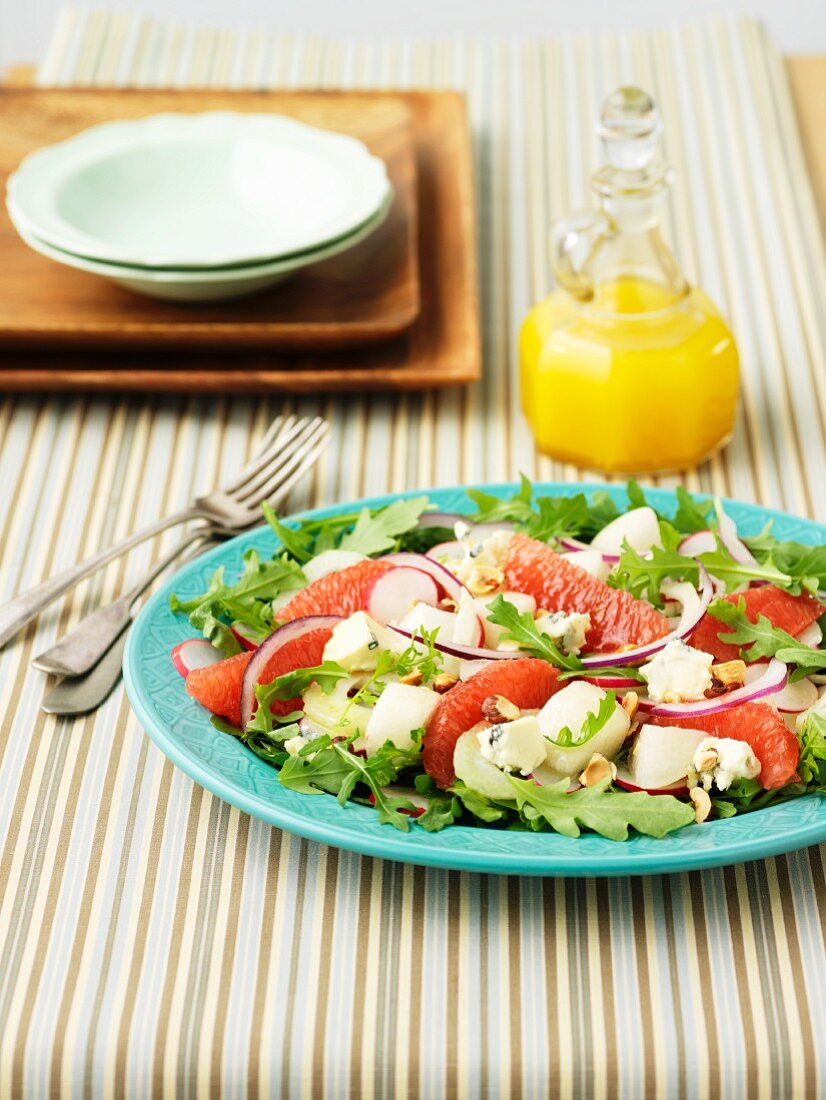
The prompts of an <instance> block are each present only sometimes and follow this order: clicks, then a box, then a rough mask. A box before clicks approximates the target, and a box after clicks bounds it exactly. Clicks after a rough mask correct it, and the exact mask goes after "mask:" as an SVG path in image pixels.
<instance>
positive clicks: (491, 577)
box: [465, 565, 505, 596]
mask: <svg viewBox="0 0 826 1100" xmlns="http://www.w3.org/2000/svg"><path fill="white" fill-rule="evenodd" d="M504 580H505V574H504V573H503V572H502V570H501V569H497V568H496V566H495V565H474V567H473V569H471V571H470V576H469V577H468V579H467V581H466V582H465V583H466V585H467V587H468V589H469V590H470V593H471V595H473V596H490V595H492V594H493V593H494V592H496V591H498V590H499V589H500V588H501V587H502V583H503V582H504Z"/></svg>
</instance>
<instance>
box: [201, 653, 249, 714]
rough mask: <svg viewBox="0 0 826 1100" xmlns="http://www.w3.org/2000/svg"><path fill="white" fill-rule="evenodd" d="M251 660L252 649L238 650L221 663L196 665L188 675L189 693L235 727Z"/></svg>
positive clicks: (203, 705)
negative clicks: (245, 676)
mask: <svg viewBox="0 0 826 1100" xmlns="http://www.w3.org/2000/svg"><path fill="white" fill-rule="evenodd" d="M251 660H252V653H251V652H248V653H236V654H235V656H234V657H226V658H225V659H224V660H223V661H219V662H218V664H217V665H208V666H207V667H206V668H194V669H193V670H192V672H190V674H189V675H188V676H187V678H186V691H187V695H191V696H192V698H193V699H197V701H198V702H199V703H200V704H201V706H202V707H206V709H207V710H211V711H212V713H213V714H217V715H219V716H220V717H221V718H226V719H227V721H229V722H232V724H233V725H234V726H240V725H241V681H242V680H243V679H244V672H245V671H246V667H247V665H248V664H249V663H250V661H251Z"/></svg>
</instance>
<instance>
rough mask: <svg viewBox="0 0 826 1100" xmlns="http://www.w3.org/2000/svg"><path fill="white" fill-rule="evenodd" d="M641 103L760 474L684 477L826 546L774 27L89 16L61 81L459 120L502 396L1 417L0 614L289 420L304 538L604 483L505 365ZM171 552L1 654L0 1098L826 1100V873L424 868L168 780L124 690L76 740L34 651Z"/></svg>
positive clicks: (187, 403)
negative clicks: (463, 34) (418, 98)
mask: <svg viewBox="0 0 826 1100" xmlns="http://www.w3.org/2000/svg"><path fill="white" fill-rule="evenodd" d="M623 80H635V81H638V82H641V83H643V84H644V85H645V86H647V87H649V88H651V89H652V90H653V91H654V93H655V94H656V95H657V97H658V99H659V102H660V104H661V107H662V111H663V114H664V116H665V121H666V124H667V127H668V131H667V133H668V137H667V144H668V154H669V156H670V158H671V159H672V160H673V162H674V164H675V166H676V168H677V171H678V182H677V186H676V188H675V192H674V202H673V205H672V219H671V224H670V226H669V229H670V235H671V237H672V239H673V241H674V243H675V246H676V249H677V252H678V253H679V256H680V258H681V260H682V262H683V263H684V265H685V267H686V269H687V270H688V272H689V273H690V275H691V276H692V277H694V278H696V279H697V280H698V281H699V282H700V283H702V285H704V286H705V287H706V288H707V289H708V290H709V291H710V292H711V294H712V295H713V296H714V297H715V298H716V299H717V300H718V301H719V302H720V303H721V305H722V306H723V307H724V308H725V309H726V311H727V312H728V313H729V315H730V316H731V318H732V320H733V322H734V326H735V328H736V331H737V336H738V338H739V341H740V346H741V350H742V355H743V365H744V387H743V389H744V395H743V403H742V411H741V416H740V421H739V425H738V430H737V435H736V437H735V440H734V442H733V443H732V445H731V446H730V447H729V448H728V450H727V451H726V452H724V454H722V455H721V456H719V457H718V458H717V459H715V460H714V461H713V462H712V463H710V464H708V465H706V466H705V467H703V468H702V469H701V470H700V471H696V472H691V473H687V474H686V476H685V478H684V480H685V482H686V484H688V486H689V487H690V488H695V489H696V488H700V489H703V490H705V491H714V492H719V493H726V494H730V495H733V496H739V497H742V498H745V499H751V500H758V501H761V502H764V503H767V504H771V505H777V506H781V507H787V508H789V509H790V510H792V511H796V512H801V513H805V514H809V515H815V516H817V518H819V519H821V520H823V519H826V478H824V476H823V474H824V458H823V456H824V450H823V448H824V411H825V410H826V371H825V370H824V368H825V367H826V360H825V359H824V343H826V317H824V308H825V304H826V263H824V253H823V248H822V242H821V238H820V235H819V230H818V226H817V221H816V216H815V212H814V205H813V201H812V195H811V193H810V188H809V185H808V182H807V179H806V175H805V170H804V167H803V160H802V155H801V150H800V146H799V142H798V139H797V135H796V130H795V124H794V117H793V112H792V108H791V104H790V100H789V95H788V91H787V87H786V81H785V76H784V71H783V66H782V62H781V59H780V58H779V57H778V55H777V54H776V52H775V50H774V49H773V47H772V45H771V44H770V42H768V41H767V39H766V37H765V35H764V34H763V32H762V31H761V29H760V27H759V26H757V25H756V24H755V23H753V22H750V21H744V20H738V21H713V22H703V23H698V24H695V25H692V26H688V27H685V28H683V29H680V30H670V31H662V32H656V33H644V34H634V35H625V36H622V35H600V36H593V37H571V38H558V39H551V40H548V39H546V40H538V39H537V40H531V41H518V42H517V41H514V42H479V41H465V42H446V41H434V42H415V41H407V40H399V41H396V42H387V43H373V44H365V43H360V42H344V41H340V42H329V41H322V40H319V39H316V38H290V37H285V36H279V35H277V34H274V33H269V32H264V31H247V32H232V31H225V32H219V31H212V30H205V29H194V28H187V27H175V26H168V25H165V24H162V23H159V22H156V21H153V20H150V19H140V18H136V17H134V16H132V15H129V14H127V13H124V12H120V13H106V12H94V13H84V12H79V11H76V10H67V11H65V12H64V13H63V14H62V15H61V17H60V19H59V21H58V25H57V27H56V30H55V33H54V36H53V38H52V41H51V43H50V45H49V47H48V50H47V51H46V55H45V58H44V60H43V64H42V66H41V69H40V82H41V83H43V84H111V83H116V84H119V85H152V84H175V85H181V86H184V85H213V86H234V87H274V86H294V87H298V86H304V85H309V86H316V85H324V86H334V85H346V86H351V87H355V86H368V85H370V86H381V87H392V86H404V87H409V86H417V85H419V86H436V87H444V86H450V87H458V88H461V89H464V90H465V91H467V93H468V96H469V101H470V108H471V113H472V118H473V123H474V127H475V131H476V135H477V142H476V156H477V171H478V186H479V217H480V224H479V232H480V256H481V259H482V265H483V266H482V285H481V294H482V299H483V317H484V319H485V325H486V329H485V352H486V372H485V377H484V379H483V381H482V382H481V383H480V384H479V385H477V386H474V387H472V388H469V389H466V390H463V391H458V392H442V393H438V394H422V395H415V396H414V395H400V396H398V397H395V398H393V399H392V400H391V399H390V398H387V397H383V396H382V395H381V394H369V395H366V396H364V397H362V398H342V399H336V400H335V401H333V400H329V399H327V398H326V397H325V396H324V395H322V394H320V395H319V396H318V398H317V399H312V398H307V399H302V400H300V401H295V402H286V403H283V404H279V405H276V404H274V403H272V404H267V403H266V402H261V401H254V400H250V399H206V398H203V397H200V396H198V395H193V396H192V397H191V398H162V397H156V398H150V399H148V400H141V401H137V400H125V399H112V400H104V399H84V398H59V397H54V398H49V397H41V396H38V397H27V396H18V397H15V398H13V399H9V400H6V401H4V402H3V403H2V404H0V470H2V477H0V598H7V597H8V596H10V595H12V594H13V593H14V592H16V591H18V590H19V589H21V588H23V587H26V586H28V585H30V584H32V583H34V582H36V581H38V580H40V579H41V578H43V577H45V576H47V575H48V574H50V573H52V572H54V571H56V570H57V569H60V568H62V567H65V566H67V565H69V564H71V563H72V562H74V561H75V560H76V559H78V558H79V557H81V556H83V555H85V554H88V553H90V552H92V551H93V550H95V549H96V548H98V547H100V546H102V545H104V544H107V543H109V542H110V541H112V540H113V539H115V538H118V537H120V536H122V535H124V534H126V533H127V532H128V531H129V530H131V529H132V528H133V527H134V526H135V525H138V524H143V523H146V522H148V521H150V520H151V519H154V518H156V517H157V516H159V515H160V514H162V513H164V512H166V511H169V510H170V509H174V508H176V507H178V506H180V505H181V504H182V503H183V502H184V501H186V500H187V499H188V498H189V497H190V495H191V494H192V493H193V492H195V491H201V490H204V489H206V488H207V487H209V486H211V485H212V484H213V483H214V481H215V480H216V478H217V476H218V473H219V471H220V470H222V469H224V468H226V467H228V466H234V465H236V464H237V463H239V462H240V461H241V460H242V459H243V458H244V457H245V455H246V454H247V453H248V452H249V450H250V448H251V446H252V443H253V441H254V440H255V439H257V438H258V437H259V435H260V434H261V432H262V431H263V429H264V427H265V425H266V423H267V422H268V420H269V418H270V417H271V416H272V415H273V414H274V413H275V412H276V411H278V409H279V408H284V407H287V408H294V409H297V410H299V411H316V410H318V411H321V412H323V413H325V414H326V415H327V416H329V417H330V418H331V420H332V422H333V425H334V428H335V443H334V446H333V447H332V448H331V450H330V452H329V454H328V456H327V457H326V459H325V461H324V463H323V465H322V466H321V467H320V468H319V470H318V471H317V474H316V476H315V478H314V479H313V482H312V484H310V485H307V486H304V487H303V488H302V490H301V491H300V492H298V493H296V494H295V497H294V499H293V504H294V505H295V506H296V507H304V506H308V505H312V504H322V503H326V502H330V501H333V500H340V499H346V498H349V497H353V496H358V495H361V494H363V493H378V492H384V491H388V490H395V489H403V488H408V487H414V486H421V485H429V484H432V485H437V484H450V483H455V482H465V481H472V480H482V479H486V480H498V479H504V478H512V477H514V476H515V475H516V474H517V473H518V472H519V471H520V470H523V471H525V472H526V473H527V474H529V475H530V476H532V477H535V478H542V477H550V476H560V477H564V478H568V479H573V478H576V477H580V476H583V472H582V471H578V470H575V469H573V468H572V467H560V466H557V465H556V464H554V463H551V462H549V461H547V460H545V459H542V458H540V457H538V456H537V455H536V454H535V453H534V450H533V448H532V445H531V441H530V437H529V435H528V432H527V431H526V429H525V426H524V422H523V421H522V419H521V417H520V414H519V412H518V401H517V396H518V395H517V385H516V376H515V372H514V370H513V362H514V340H515V333H516V328H517V324H518V321H519V319H520V317H521V316H522V314H523V313H524V311H525V310H526V309H527V308H528V306H529V304H530V303H531V302H532V301H533V300H535V299H536V298H538V297H539V296H541V295H542V294H543V293H544V292H545V291H546V289H547V286H548V282H549V272H548V267H547V257H546V249H545V240H546V229H547V226H548V223H549V221H550V220H551V219H552V218H553V217H556V216H558V215H560V214H561V213H563V212H564V211H566V210H567V209H569V208H571V207H572V206H576V205H581V204H583V203H585V202H586V201H588V198H589V197H588V194H587V180H588V174H589V172H590V170H591V168H592V166H593V164H594V161H595V157H596V154H597V149H596V145H595V142H594V141H593V139H592V138H591V136H590V135H591V134H592V131H593V121H594V118H595V116H596V113H597V108H598V105H599V102H600V100H601V98H602V96H603V94H604V93H605V92H606V91H608V90H609V89H610V88H611V87H612V86H613V85H615V84H617V83H618V82H620V81H623ZM710 400H713V395H710ZM586 476H587V472H586ZM171 537H174V536H171ZM167 544H168V543H167V542H165V541H163V540H161V541H159V542H158V543H156V544H155V545H153V546H150V547H146V548H144V549H143V550H141V551H139V552H136V553H135V554H134V555H133V556H132V557H131V558H130V559H129V561H128V562H127V563H123V562H121V563H117V564H115V565H113V566H112V567H111V568H110V569H108V570H106V571H105V572H104V573H102V574H101V575H100V576H99V577H97V578H96V579H95V580H94V581H93V582H92V583H90V584H88V585H84V586H83V587H81V588H80V589H78V590H77V592H76V593H75V595H74V596H73V598H72V599H71V600H70V601H69V602H67V603H66V604H65V605H63V606H62V607H61V608H59V609H58V610H56V611H55V612H53V613H50V614H48V615H46V616H44V618H43V619H42V620H41V622H40V623H39V625H38V626H37V628H36V629H30V630H29V631H28V632H27V633H26V634H25V636H24V637H23V638H22V639H21V640H20V641H19V643H18V644H17V645H15V646H13V647H10V648H8V649H7V650H5V651H3V652H2V653H0V752H2V759H1V760H0V885H2V891H0V974H2V981H0V1096H44V1095H90V1096H111V1095H117V1096H126V1095H128V1096H137V1097H142V1096H147V1095H150V1094H159V1095H160V1094H168V1095H172V1094H173V1093H175V1092H179V1093H180V1094H181V1095H187V1096H188V1095H192V1096H195V1095H197V1096H217V1095H227V1096H241V1095H246V1094H250V1095H260V1096H287V1095H290V1096H293V1095H294V1096H299V1095H301V1096H304V1095H311V1096H322V1095H323V1096H331V1097H338V1096H357V1097H362V1096H364V1097H369V1096H377V1097H391V1096H392V1097H396V1096H398V1097H403V1096H408V1097H411V1098H418V1097H438V1096H443V1095H449V1096H490V1097H500V1096H501V1097H505V1096H514V1097H519V1096H537V1097H553V1098H556V1097H559V1096H585V1095H594V1096H605V1097H614V1096H621V1097H628V1098H636V1097H639V1096H641V1095H646V1094H654V1093H657V1094H660V1095H667V1096H678V1095H684V1096H690V1097H695V1096H696V1097H702V1096H718V1095H725V1096H738V1097H739V1096H748V1097H767V1098H774V1097H780V1096H792V1095H794V1096H803V1095H810V1096H815V1095H818V1094H822V1093H823V1090H824V1089H826V1054H824V1051H823V1044H822V1042H821V1041H820V1039H819V1036H820V1035H821V1033H822V1021H823V1020H824V1019H825V1018H826V976H824V975H826V965H825V964H826V956H825V954H824V923H823V920H824V918H823V913H825V912H826V866H825V864H824V854H825V852H826V849H810V850H808V851H803V852H799V853H795V854H793V855H791V856H789V857H787V858H779V859H774V860H769V861H767V862H761V863H753V864H749V865H746V866H741V867H736V868H730V869H726V870H717V871H709V872H705V873H702V874H688V875H686V874H683V875H676V876H671V877H661V876H659V877H654V878H651V879H647V880H633V881H632V880H627V879H618V880H614V881H607V880H605V881H592V880H584V881H561V880H557V881H554V880H547V881H537V880H528V879H524V880H519V879H510V880H508V879H502V878H496V877H481V876H476V875H470V874H448V873H443V872H439V871H429V870H422V869H413V868H410V867H404V866H397V865H393V864H390V863H383V862H381V861H377V860H371V859H362V858H358V857H356V856H353V855H349V854H346V853H341V852H337V851H335V850H333V849H328V848H325V847H322V846H319V845H317V844H313V843H309V842H306V841H302V840H297V839H295V838H292V837H290V836H289V835H286V834H282V833H279V832H277V831H276V830H273V829H270V828H268V827H265V826H263V825H262V824H260V823H259V822H257V821H255V820H252V819H250V818H247V817H245V816H243V815H241V814H238V813H236V812H235V811H234V810H232V809H231V808H230V807H228V806H227V805H225V804H223V803H222V802H220V801H218V800H217V799H215V798H213V797H212V796H211V795H209V794H207V793H206V792H204V791H203V790H201V789H199V788H197V787H195V786H193V784H192V783H191V782H190V781H189V780H188V779H186V778H185V777H184V776H183V775H182V774H181V773H179V772H177V771H176V770H175V769H174V768H173V767H172V766H171V764H169V763H168V762H166V761H165V760H164V758H163V757H162V756H160V754H159V753H158V752H157V751H156V750H155V748H154V747H153V746H152V745H151V744H150V743H149V741H148V740H147V738H146V737H145V736H144V735H143V734H142V732H141V730H140V729H139V728H138V726H137V723H136V722H135V720H134V719H133V718H132V717H131V715H130V712H129V708H128V705H127V703H126V700H125V698H124V696H123V695H122V693H120V692H118V693H116V694H115V695H114V696H113V697H112V698H111V699H110V700H109V701H108V702H107V703H106V705H105V706H104V707H103V708H102V709H101V710H100V711H99V712H98V713H96V714H94V715H91V716H89V717H87V718H84V719H79V720H77V721H66V720H55V719H53V718H49V717H46V716H45V715H43V714H42V713H40V712H39V709H38V704H39V700H40V695H41V689H42V683H41V678H40V677H39V675H37V674H35V673H33V672H32V671H31V670H30V669H29V665H28V662H29V659H30V658H31V656H32V655H33V653H35V652H37V651H39V650H40V649H42V648H43V647H44V646H45V645H47V644H48V643H50V642H51V641H52V640H53V639H54V638H55V636H56V635H57V634H58V633H60V632H62V631H63V630H65V629H66V627H67V626H70V625H72V624H73V623H75V622H76V621H77V620H78V619H79V618H80V616H81V615H82V614H83V613H85V612H86V611H88V610H89V609H90V608H91V607H92V606H93V605H94V604H95V603H96V602H98V601H99V600H101V599H108V598H111V597H112V596H113V595H114V594H115V593H116V592H117V591H118V590H120V589H121V588H122V586H123V584H124V581H125V580H126V579H127V578H129V577H135V576H137V575H138V573H139V572H140V571H141V570H142V569H144V568H145V567H146V565H147V564H148V562H149V560H150V558H151V557H157V556H158V555H159V553H160V552H161V549H162V547H163V546H165V545H167Z"/></svg>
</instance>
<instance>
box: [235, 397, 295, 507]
mask: <svg viewBox="0 0 826 1100" xmlns="http://www.w3.org/2000/svg"><path fill="white" fill-rule="evenodd" d="M308 423H309V421H308V420H307V419H306V417H304V418H301V419H297V418H296V417H294V416H291V417H289V421H288V423H287V424H286V425H285V426H284V428H283V430H282V431H280V432H279V433H278V435H277V436H276V437H275V438H274V439H273V441H272V442H271V443H270V445H269V447H267V449H266V451H261V452H260V453H259V454H258V455H257V456H256V458H255V461H254V462H252V463H249V464H248V465H247V467H246V469H245V470H244V477H243V478H238V479H236V482H235V484H234V486H233V488H232V490H231V493H230V495H231V496H232V497H234V498H235V499H236V500H237V499H239V497H240V498H243V497H245V496H248V495H249V486H250V485H251V483H252V482H253V481H254V480H255V479H256V478H257V477H259V476H260V475H261V474H262V473H265V472H266V471H267V470H268V469H269V468H270V467H271V465H272V463H273V461H274V460H275V459H277V458H278V457H280V455H281V453H282V452H284V451H288V450H290V449H292V448H293V447H294V446H295V445H296V444H295V441H296V439H297V438H298V437H299V436H301V434H302V433H303V432H305V431H306V430H307V425H308Z"/></svg>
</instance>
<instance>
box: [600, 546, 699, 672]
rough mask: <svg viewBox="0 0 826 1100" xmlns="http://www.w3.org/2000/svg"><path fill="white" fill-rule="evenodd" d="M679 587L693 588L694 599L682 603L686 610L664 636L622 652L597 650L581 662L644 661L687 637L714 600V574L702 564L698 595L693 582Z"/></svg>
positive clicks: (605, 664) (606, 665) (602, 665)
mask: <svg viewBox="0 0 826 1100" xmlns="http://www.w3.org/2000/svg"><path fill="white" fill-rule="evenodd" d="M675 587H676V586H675ZM679 587H680V588H684V589H686V590H688V589H689V588H691V590H692V592H694V596H695V599H693V600H686V602H685V603H684V604H683V613H682V615H681V616H680V621H679V622H678V623H677V625H676V627H675V628H674V629H673V630H672V631H670V633H668V634H666V635H664V636H663V637H662V638H658V639H657V640H656V641H655V642H648V643H647V644H646V645H641V646H637V647H636V648H635V649H627V650H625V651H624V652H621V653H598V654H594V655H593V656H591V657H583V658H582V663H583V665H584V666H585V668H611V667H613V666H614V665H638V664H640V663H641V662H642V661H647V660H648V658H649V657H653V656H654V654H655V653H659V652H660V650H661V649H665V647H666V646H667V645H668V643H669V642H672V641H674V639H675V638H686V637H688V635H689V634H690V633H691V632H692V630H693V629H694V628H695V626H696V625H697V623H698V622H699V621H700V619H702V617H703V615H705V613H706V608H707V607H708V605H709V604H710V603H711V597H712V594H713V587H712V584H711V578H710V577H709V575H708V573H707V572H706V570H705V569H704V568H703V566H702V565H701V566H700V592H699V595H698V594H697V592H696V591H695V590H694V589H693V588H692V586H691V585H688V584H681V585H680V586H679Z"/></svg>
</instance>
